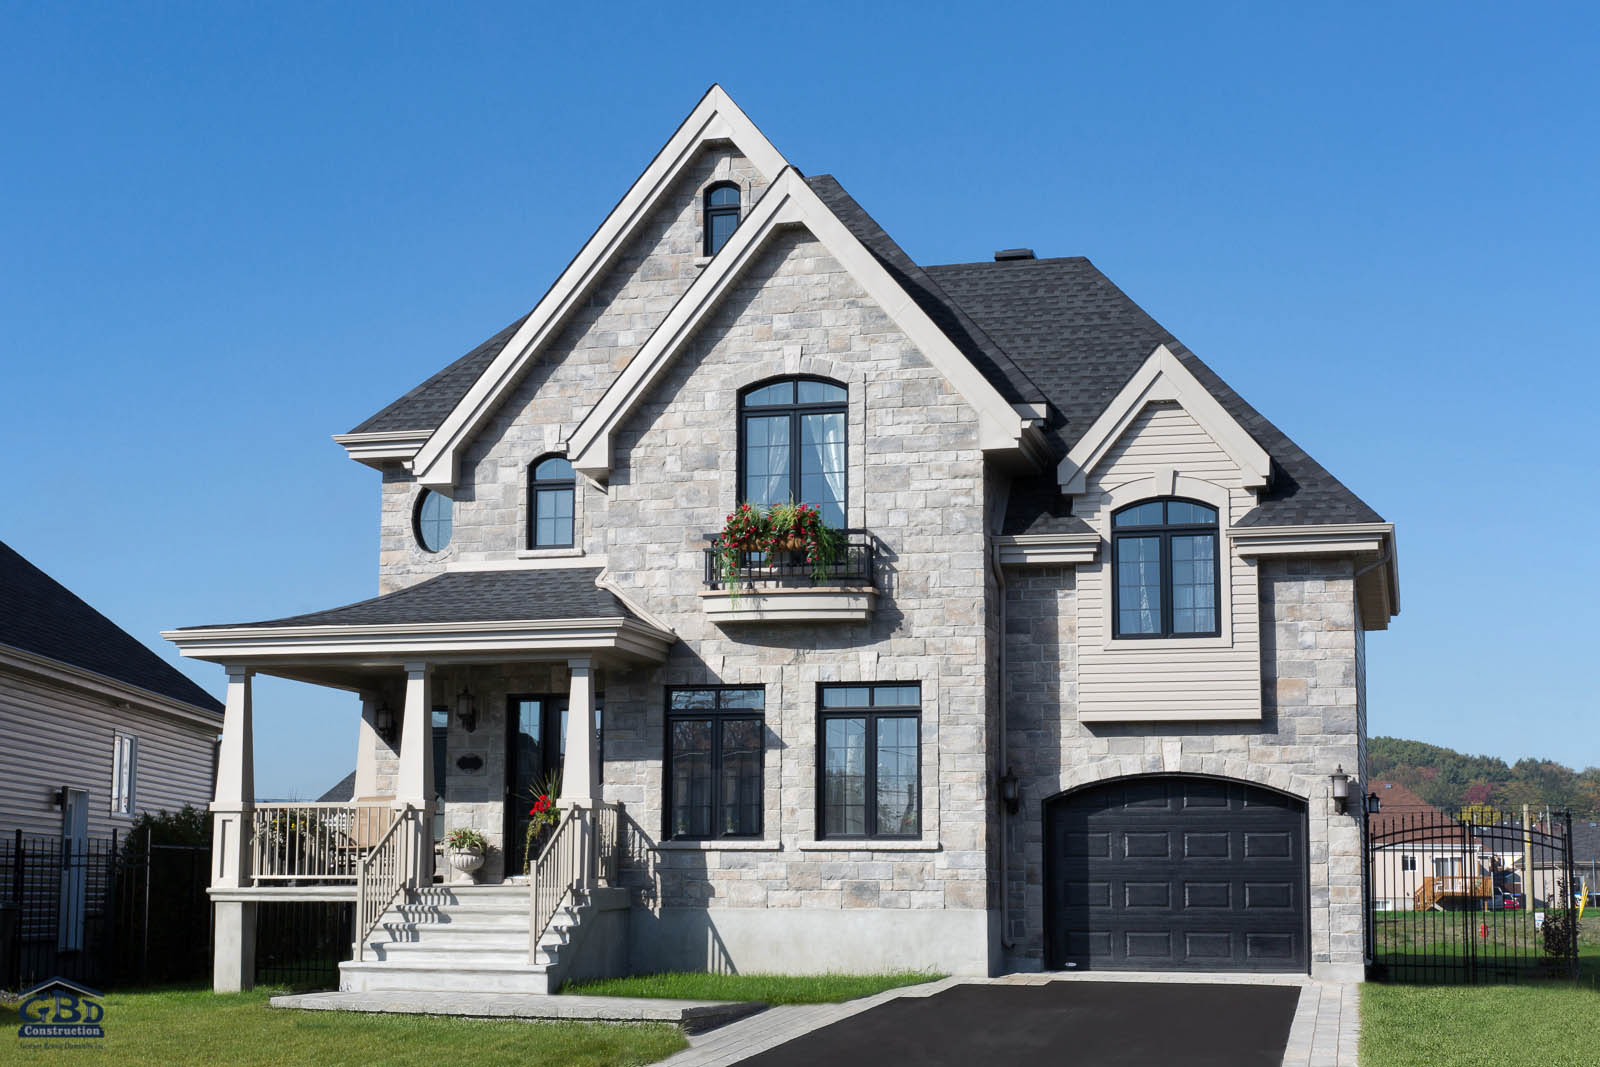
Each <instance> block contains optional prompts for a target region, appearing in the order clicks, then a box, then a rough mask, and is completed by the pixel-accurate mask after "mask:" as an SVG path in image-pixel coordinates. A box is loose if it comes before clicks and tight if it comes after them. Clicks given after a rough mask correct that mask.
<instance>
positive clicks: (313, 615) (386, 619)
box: [185, 567, 637, 630]
mask: <svg viewBox="0 0 1600 1067" xmlns="http://www.w3.org/2000/svg"><path fill="white" fill-rule="evenodd" d="M599 575H600V568H599V567H562V568H558V569H552V570H534V571H451V572H449V573H446V574H441V575H439V576H438V577H436V578H429V579H428V580H427V581H424V582H418V583H417V584H416V585H413V586H409V587H407V588H405V589H401V590H399V591H398V592H394V593H385V594H384V595H383V596H378V597H373V598H372V599H371V600H362V601H359V602H357V603H355V604H345V605H344V606H342V607H337V608H329V609H327V610H325V611H312V612H307V613H306V614H304V615H291V616H289V617H287V618H283V619H265V620H263V621H261V622H242V623H224V624H218V625H223V626H235V627H256V626H386V625H387V626H406V625H412V624H417V625H421V624H427V623H439V622H512V621H518V620H524V619H526V620H533V619H551V620H557V619H602V618H604V619H611V618H627V619H634V618H637V616H635V615H634V614H633V612H631V611H629V610H628V608H627V606H626V605H624V604H623V603H622V601H621V600H618V599H617V598H616V597H615V596H613V595H612V594H610V593H608V592H606V591H605V590H604V589H601V588H600V587H599V586H597V585H595V584H594V582H595V579H596V578H597V577H599ZM210 628H211V627H205V626H189V627H185V629H189V630H203V629H210Z"/></svg>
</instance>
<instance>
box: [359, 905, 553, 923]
mask: <svg viewBox="0 0 1600 1067" xmlns="http://www.w3.org/2000/svg"><path fill="white" fill-rule="evenodd" d="M380 921H381V922H394V921H398V922H408V923H430V924H435V925H443V924H446V923H456V922H472V923H493V924H495V925H497V926H516V925H519V924H520V925H521V926H523V927H524V928H526V927H527V925H528V909H527V906H526V905H524V906H523V907H520V908H519V907H499V906H496V907H460V906H458V905H452V906H450V907H444V908H441V907H436V906H434V905H431V904H399V905H396V906H394V907H392V908H390V909H389V910H388V911H386V912H384V913H383V918H382V919H381V920H380Z"/></svg>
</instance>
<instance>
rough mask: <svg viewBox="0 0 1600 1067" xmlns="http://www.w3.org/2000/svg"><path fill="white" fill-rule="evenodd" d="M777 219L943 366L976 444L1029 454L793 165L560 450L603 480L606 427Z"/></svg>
mask: <svg viewBox="0 0 1600 1067" xmlns="http://www.w3.org/2000/svg"><path fill="white" fill-rule="evenodd" d="M785 226H801V227H804V228H805V229H806V230H808V231H809V232H810V233H811V235H812V236H813V237H815V238H816V239H817V240H818V241H819V242H820V243H821V244H822V246H823V247H824V248H825V249H827V251H828V253H829V255H831V256H833V258H834V259H835V260H837V261H838V263H839V265H840V266H842V267H843V268H844V269H845V270H846V271H848V272H849V273H850V275H851V276H852V277H853V278H855V280H856V281H857V282H858V283H859V284H860V285H861V287H862V288H863V289H864V290H866V293H867V295H868V296H869V297H871V298H872V299H873V300H874V301H875V302H876V303H877V304H878V306H879V307H881V308H882V309H883V311H884V312H885V314H887V315H888V316H889V318H890V319H891V320H893V322H894V323H895V325H896V326H897V327H899V329H900V330H901V331H902V332H903V333H905V335H906V336H907V338H909V339H910V341H911V343H912V344H914V345H915V346H916V347H917V349H918V351H920V352H921V353H922V355H923V356H924V357H925V358H926V359H927V360H928V362H930V363H932V364H933V366H934V368H935V369H936V370H938V371H939V372H940V373H942V374H943V375H944V376H945V379H946V380H947V381H949V383H950V385H951V386H952V387H953V388H954V389H955V390H956V392H958V393H960V394H961V396H962V397H963V398H964V399H965V400H966V401H967V402H968V403H969V404H971V405H972V407H973V408H974V409H975V410H976V411H977V413H978V427H979V433H978V437H979V447H981V448H982V449H983V450H984V451H986V452H998V451H1008V450H1021V451H1024V452H1025V453H1028V454H1030V455H1031V454H1033V449H1035V447H1036V446H1038V445H1039V442H1038V441H1036V440H1035V439H1036V438H1037V437H1038V430H1037V428H1036V427H1035V426H1034V425H1033V422H1034V420H1032V419H1031V418H1027V417H1024V416H1023V415H1021V414H1019V413H1018V412H1017V411H1016V410H1015V409H1014V408H1013V407H1012V405H1011V404H1010V403H1009V402H1007V401H1006V399H1005V397H1003V396H1001V395H1000V392H999V391H998V390H997V389H995V387H994V385H993V384H992V383H990V381H989V380H988V379H987V378H985V377H984V376H983V374H982V373H981V372H980V371H979V370H978V369H977V368H976V367H975V366H973V365H972V362H971V361H970V360H968V359H967V358H966V356H964V355H962V353H961V351H960V350H959V349H957V348H956V346H955V345H954V344H953V343H952V342H951V340H950V338H949V337H948V336H946V335H945V333H944V331H943V330H941V329H939V327H938V326H937V325H935V324H934V322H933V320H932V319H930V318H929V317H928V316H927V314H926V313H925V312H924V311H923V310H922V309H921V308H920V307H918V306H917V304H916V302H915V301H913V300H912V298H911V295H910V294H909V293H907V292H906V291H905V289H904V288H902V287H901V286H900V284H899V283H898V282H896V281H895V280H894V278H893V277H892V276H891V275H890V274H889V272H888V271H887V270H885V269H884V268H883V265H882V264H881V263H879V262H878V260H877V259H876V257H874V256H873V255H872V253H871V252H870V251H868V250H867V248H866V246H865V245H863V244H862V243H861V242H860V241H859V240H857V239H856V236H855V235H854V234H853V233H851V232H850V230H849V228H848V227H846V226H845V224H844V223H843V222H841V221H840V220H839V218H838V216H836V215H835V214H834V213H833V212H832V211H830V210H829V209H828V207H827V205H826V204H824V203H823V202H822V200H821V199H820V198H819V197H818V196H817V194H816V193H815V192H814V191H813V190H812V189H811V187H810V186H809V185H807V184H806V182H805V179H804V178H802V177H801V176H800V173H799V172H798V171H796V170H794V169H793V168H791V169H789V170H786V171H784V173H783V174H782V175H781V176H780V177H779V178H778V180H777V181H776V182H774V183H773V184H772V186H771V187H770V188H769V189H768V190H767V192H766V195H765V196H763V197H762V198H761V201H760V202H759V203H758V204H756V206H755V208H754V209H753V210H752V211H751V212H750V214H749V216H748V217H747V218H746V219H745V220H744V221H743V222H742V223H741V224H740V225H739V228H738V229H736V230H735V231H734V232H733V236H732V237H731V238H729V239H728V243H727V244H726V245H724V246H723V248H722V251H721V252H719V253H718V254H717V256H716V257H715V258H714V259H713V260H712V261H711V263H710V265H709V266H708V267H707V268H706V270H705V272H704V273H703V274H701V275H700V277H698V278H696V279H695V280H694V283H693V284H692V285H690V286H689V289H688V291H687V292H686V293H684V295H683V298H682V299H681V300H679V301H678V303H677V304H676V305H675V306H674V307H673V309H672V310H671V311H670V312H669V313H668V314H667V317H666V318H665V319H664V320H662V323H661V325H660V326H658V327H656V330H655V332H654V333H653V334H651V335H650V339H649V340H648V341H646V342H645V344H644V347H642V348H640V349H639V351H638V352H637V353H636V354H635V355H634V357H633V359H632V360H630V361H629V362H628V365H627V366H626V367H624V368H623V370H622V373H621V374H620V375H618V376H617V378H616V380H615V381H613V382H612V384H611V387H610V388H609V389H607V390H606V392H605V395H604V396H602V397H601V398H600V402H599V403H597V404H596V405H595V406H594V408H593V409H591V410H590V412H589V413H588V414H587V415H586V416H584V419H583V421H582V422H580V423H579V424H578V427H577V429H576V430H574V431H573V432H572V436H571V437H569V438H568V439H567V458H568V459H569V460H571V462H572V465H573V467H574V468H576V469H577V470H579V471H581V472H582V473H584V474H586V475H588V476H589V477H591V478H595V479H597V480H600V481H604V480H605V479H606V478H607V476H608V475H609V474H610V472H611V465H612V437H613V435H614V433H615V431H616V429H617V427H618V426H619V425H620V424H621V422H622V420H623V419H625V418H626V417H627V415H628V413H629V412H631V411H632V410H633V409H634V407H635V406H636V405H637V404H638V403H639V402H640V401H641V400H642V399H643V398H644V396H645V394H646V393H648V392H649V390H650V388H651V386H652V385H653V384H654V383H655V381H656V379H657V378H658V377H659V376H660V374H661V373H662V371H664V370H665V369H666V368H667V366H668V365H669V364H670V363H671V362H672V359H673V357H674V356H675V355H676V354H677V352H678V350H679V348H680V347H681V346H682V345H683V343H684V342H685V341H687V340H688V339H689V338H690V337H692V336H693V335H694V333H695V331H696V330H697V329H698V328H699V326H700V324H701V322H702V320H703V319H704V318H705V317H706V315H707V314H708V313H709V312H710V311H711V310H712V309H713V308H715V307H716V306H717V304H718V302H719V300H720V298H721V297H722V296H723V295H724V294H725V293H726V292H727V291H728V290H729V289H730V288H731V287H732V286H733V285H734V284H735V283H736V282H737V281H738V279H739V277H740V276H741V275H742V274H743V272H744V270H745V268H747V267H748V266H750V264H752V263H753V262H755V260H756V259H757V257H759V256H760V254H761V252H762V250H763V249H764V248H765V246H766V243H767V239H768V238H769V237H770V236H771V235H772V234H773V233H774V232H776V231H777V230H778V229H780V228H781V227H785Z"/></svg>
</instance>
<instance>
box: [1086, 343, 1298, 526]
mask: <svg viewBox="0 0 1600 1067" xmlns="http://www.w3.org/2000/svg"><path fill="white" fill-rule="evenodd" d="M1163 401H1176V402H1177V403H1178V405H1179V406H1181V407H1182V408H1183V410H1184V411H1186V412H1188V414H1189V417H1190V418H1192V419H1194V421H1195V422H1197V423H1199V424H1200V427H1201V429H1203V430H1205V431H1206V433H1208V434H1210V435H1211V439H1212V440H1213V441H1215V442H1216V443H1217V446H1218V447H1219V448H1221V449H1222V450H1223V451H1224V452H1226V453H1227V454H1228V456H1229V457H1230V458H1232V460H1233V461H1234V462H1235V463H1236V464H1238V465H1239V477H1240V479H1241V480H1242V482H1243V484H1244V487H1245V488H1246V489H1260V488H1262V487H1263V486H1265V485H1266V484H1267V481H1268V479H1269V478H1270V477H1271V474H1272V461H1271V459H1270V458H1269V457H1268V456H1267V453H1266V450H1265V449H1263V448H1262V447H1261V446H1260V445H1258V444H1256V441H1255V438H1253V437H1251V436H1250V435H1249V433H1247V432H1246V431H1245V429H1244V427H1243V426H1240V425H1239V423H1238V422H1237V421H1236V420H1235V419H1234V418H1233V416H1232V415H1229V414H1228V413H1227V411H1225V410H1224V409H1223V407H1222V405H1221V404H1219V403H1217V398H1216V397H1214V396H1212V395H1211V393H1210V392H1209V391H1208V390H1207V389H1206V387H1205V386H1203V385H1201V384H1200V381H1199V379H1197V378H1196V377H1195V376H1194V375H1193V374H1191V373H1190V372H1189V369H1188V368H1187V367H1185V366H1184V365H1183V364H1182V363H1180V362H1179V361H1178V357H1177V356H1175V355H1173V354H1172V350H1171V349H1169V348H1167V346H1166V345H1164V344H1163V345H1157V346H1156V350H1155V351H1154V352H1152V353H1150V358H1149V359H1147V360H1145V362H1144V366H1142V367H1140V368H1139V370H1138V371H1137V372H1136V373H1135V374H1134V376H1133V378H1132V379H1130V380H1129V382H1128V384H1127V385H1125V386H1123V387H1122V391H1121V392H1120V393H1118V394H1117V395H1116V397H1115V398H1114V399H1113V400H1112V401H1111V403H1109V404H1107V405H1106V409H1105V411H1103V412H1101V414H1100V417H1099V418H1098V419H1096V420H1095V421H1094V425H1092V426H1090V427H1089V429H1088V431H1087V432H1085V433H1084V435H1083V437H1082V438H1080V439H1079V441H1078V443H1077V444H1076V445H1075V446H1073V449H1072V451H1071V452H1069V453H1067V457H1066V458H1065V459H1063V460H1062V461H1061V465H1060V467H1058V468H1057V470H1056V480H1057V481H1058V482H1060V483H1061V491H1062V492H1063V493H1066V494H1068V495H1069V496H1075V495H1077V494H1079V493H1082V492H1083V491H1084V487H1085V484H1086V483H1087V481H1088V476H1089V472H1090V471H1092V470H1094V468H1095V466H1096V465H1097V464H1098V463H1099V462H1100V461H1101V460H1102V459H1104V458H1105V456H1106V453H1108V452H1110V451H1111V449H1112V446H1114V445H1115V444H1116V443H1117V440H1118V439H1119V438H1121V436H1122V434H1123V431H1125V430H1126V429H1127V428H1128V426H1129V424H1130V423H1132V422H1133V420H1134V419H1135V418H1137V417H1138V416H1139V413H1140V412H1141V411H1143V410H1144V409H1145V407H1146V406H1148V405H1150V404H1154V403H1159V402H1163Z"/></svg>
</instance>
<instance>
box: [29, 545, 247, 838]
mask: <svg viewBox="0 0 1600 1067" xmlns="http://www.w3.org/2000/svg"><path fill="white" fill-rule="evenodd" d="M221 728H222V705H221V703H219V702H218V701H217V700H216V698H214V697H212V696H211V695H210V694H209V693H207V692H206V691H205V690H203V689H201V688H200V687H199V686H198V685H196V684H195V683H194V682H192V681H190V680H189V679H188V678H186V677H184V675H183V673H182V672H180V671H178V670H176V669H174V668H173V667H172V666H171V665H170V664H168V663H167V662H165V661H164V660H162V658H161V657H160V656H158V655H156V654H155V653H154V652H152V651H150V649H148V648H146V647H145V646H144V645H142V644H140V643H139V641H138V640H136V639H135V638H134V637H133V636H132V635H130V634H129V633H127V632H126V631H125V630H123V629H121V628H120V627H118V626H117V624H116V623H114V622H112V621H111V620H110V619H108V618H106V617H105V616H104V615H102V614H100V613H99V612H98V611H96V610H95V609H94V608H92V607H90V606H89V605H88V604H87V603H85V602H84V601H83V600H81V599H80V598H78V597H77V596H75V595H74V594H73V593H72V592H71V591H70V590H68V589H67V588H65V587H64V586H62V585H61V584H60V583H59V582H57V581H56V580H55V579H53V578H51V577H50V576H49V575H48V574H45V573H44V572H43V571H41V570H40V569H39V568H38V567H35V566H34V565H33V564H32V563H29V562H28V561H27V560H26V559H24V558H23V557H22V556H21V555H20V554H18V553H17V552H16V551H15V550H14V549H12V548H11V547H10V546H9V545H6V544H3V543H0V834H3V835H6V836H10V835H13V834H15V833H16V832H18V831H21V832H22V833H23V834H24V835H28V836H33V835H45V836H51V837H54V836H61V837H64V838H67V839H68V840H70V841H72V842H74V843H75V847H78V848H81V843H82V842H83V841H84V840H85V839H87V838H90V837H94V838H103V839H109V838H110V837H111V834H112V832H113V831H117V830H120V831H122V832H123V833H124V834H125V833H127V831H128V828H129V827H130V826H132V825H133V822H134V820H136V819H137V818H138V817H139V816H140V815H141V814H143V813H145V812H147V811H148V812H154V811H177V810H178V809H179V808H182V807H183V806H184V805H185V804H192V805H194V806H195V807H204V806H205V805H206V803H207V802H208V801H209V799H210V794H211V790H212V778H211V775H212V766H213V761H214V759H215V755H216V745H217V735H218V733H219V732H220V730H221Z"/></svg>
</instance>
